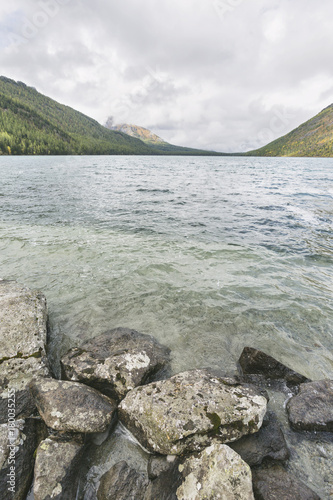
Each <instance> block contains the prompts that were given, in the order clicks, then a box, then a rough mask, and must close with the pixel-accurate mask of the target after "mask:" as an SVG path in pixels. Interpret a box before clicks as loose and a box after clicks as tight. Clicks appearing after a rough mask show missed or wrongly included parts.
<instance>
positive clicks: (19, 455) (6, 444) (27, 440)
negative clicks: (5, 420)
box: [0, 419, 46, 500]
mask: <svg viewBox="0 0 333 500" xmlns="http://www.w3.org/2000/svg"><path fill="white" fill-rule="evenodd" d="M45 430H46V429H45V425H44V423H43V422H42V421H38V420H36V419H27V420H16V421H10V422H9V424H2V425H0V492H1V500H24V499H25V498H26V495H27V493H28V491H29V488H30V484H31V481H32V476H33V470H34V453H35V450H36V448H37V446H38V444H39V442H40V440H41V439H43V437H44V436H45Z"/></svg>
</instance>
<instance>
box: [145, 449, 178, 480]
mask: <svg viewBox="0 0 333 500" xmlns="http://www.w3.org/2000/svg"><path fill="white" fill-rule="evenodd" d="M176 460H177V456H176V455H167V456H166V455H150V456H149V459H148V466H147V471H148V477H149V479H152V480H153V479H156V478H157V477H158V476H160V475H161V474H162V473H163V472H167V471H169V470H170V469H172V467H173V466H174V464H175V462H176Z"/></svg>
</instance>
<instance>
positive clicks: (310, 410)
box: [287, 380, 333, 432]
mask: <svg viewBox="0 0 333 500" xmlns="http://www.w3.org/2000/svg"><path fill="white" fill-rule="evenodd" d="M287 411H288V416H289V422H290V424H291V426H292V427H293V429H296V430H304V431H329V432H333V380H319V381H317V382H309V383H307V384H301V386H300V390H299V393H298V394H297V396H294V397H292V398H291V399H290V400H289V401H288V403H287Z"/></svg>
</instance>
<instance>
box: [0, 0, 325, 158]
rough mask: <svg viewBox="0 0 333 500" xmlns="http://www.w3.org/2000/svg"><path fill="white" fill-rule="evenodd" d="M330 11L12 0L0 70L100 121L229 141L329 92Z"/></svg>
mask: <svg viewBox="0 0 333 500" xmlns="http://www.w3.org/2000/svg"><path fill="white" fill-rule="evenodd" d="M332 17H333V4H332V2H331V1H330V0H322V1H321V2H320V5H319V4H317V5H315V4H314V2H311V0H293V1H291V0H279V2H277V1H276V0H252V1H251V2H245V1H241V0H216V1H215V0H207V2H202V1H201V0H182V2H179V1H178V0H177V1H176V0H159V1H158V2H157V0H145V2H141V3H139V2H137V0H126V2H117V1H116V0H110V1H109V0H95V1H94V2H88V0H38V1H34V0H12V2H7V3H5V4H4V5H2V6H1V7H0V35H1V43H0V50H1V56H0V63H1V72H2V74H4V75H6V76H8V77H11V78H14V79H17V80H22V81H25V82H26V83H27V84H29V85H32V86H34V87H36V88H37V89H38V90H39V91H41V92H42V93H45V94H46V95H49V96H51V97H53V98H54V99H56V100H58V101H60V102H63V103H65V104H68V105H70V106H72V107H74V108H76V109H78V110H80V111H82V112H84V113H86V114H88V115H90V116H92V117H94V118H95V119H97V120H99V121H100V122H104V121H105V119H106V118H107V116H109V115H113V116H114V117H115V119H116V120H117V121H128V122H131V123H136V124H138V125H142V126H145V127H148V128H152V129H153V131H154V132H155V133H157V134H158V135H161V136H162V137H163V138H165V139H166V140H169V141H174V142H175V143H177V144H182V145H187V146H192V147H201V148H214V149H217V150H221V151H240V150H244V149H251V148H252V147H258V146H260V145H261V144H263V143H264V142H265V140H266V138H267V137H268V135H269V136H270V137H272V138H275V137H278V136H279V135H282V134H284V133H287V132H288V131H289V130H291V129H292V128H293V127H295V126H297V125H298V124H300V123H301V122H302V121H303V120H305V119H307V118H309V117H311V116H312V115H313V114H314V113H316V112H318V111H320V109H322V108H323V107H325V106H327V105H328V104H330V103H331V102H332V101H333V98H332V95H331V93H330V90H331V89H332V88H333V68H332V65H331V54H332V49H333V35H332V33H331V31H332V29H331V22H330V20H331V19H332ZM14 37H16V41H17V40H20V37H21V39H23V40H21V41H22V43H21V44H20V45H17V44H16V45H15V43H12V44H10V42H11V40H12V41H13V40H14ZM277 110H279V111H277ZM281 110H282V111H281ZM279 112H280V113H285V115H284V116H287V115H288V117H289V119H288V120H281V123H280V125H279V127H278V126H277V125H276V123H277V121H278V120H277V118H276V113H279ZM272 124H275V125H274V126H273V125H272Z"/></svg>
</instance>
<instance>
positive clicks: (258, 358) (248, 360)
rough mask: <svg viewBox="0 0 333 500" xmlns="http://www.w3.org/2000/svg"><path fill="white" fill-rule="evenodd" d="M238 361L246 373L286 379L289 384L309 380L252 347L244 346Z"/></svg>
mask: <svg viewBox="0 0 333 500" xmlns="http://www.w3.org/2000/svg"><path fill="white" fill-rule="evenodd" d="M238 362H239V365H240V367H241V369H242V372H243V373H244V374H261V375H264V376H265V377H266V378H270V379H284V380H285V381H286V382H287V384H288V385H298V384H301V383H302V382H306V381H308V379H307V378H306V377H304V375H301V374H300V373H297V372H295V371H294V370H292V369H291V368H288V367H287V366H285V365H283V364H282V363H280V362H279V361H277V360H276V359H274V358H272V357H271V356H269V355H268V354H266V353H264V352H262V351H259V350H257V349H254V348H252V347H244V349H243V352H242V354H241V356H240V358H239V360H238Z"/></svg>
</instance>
